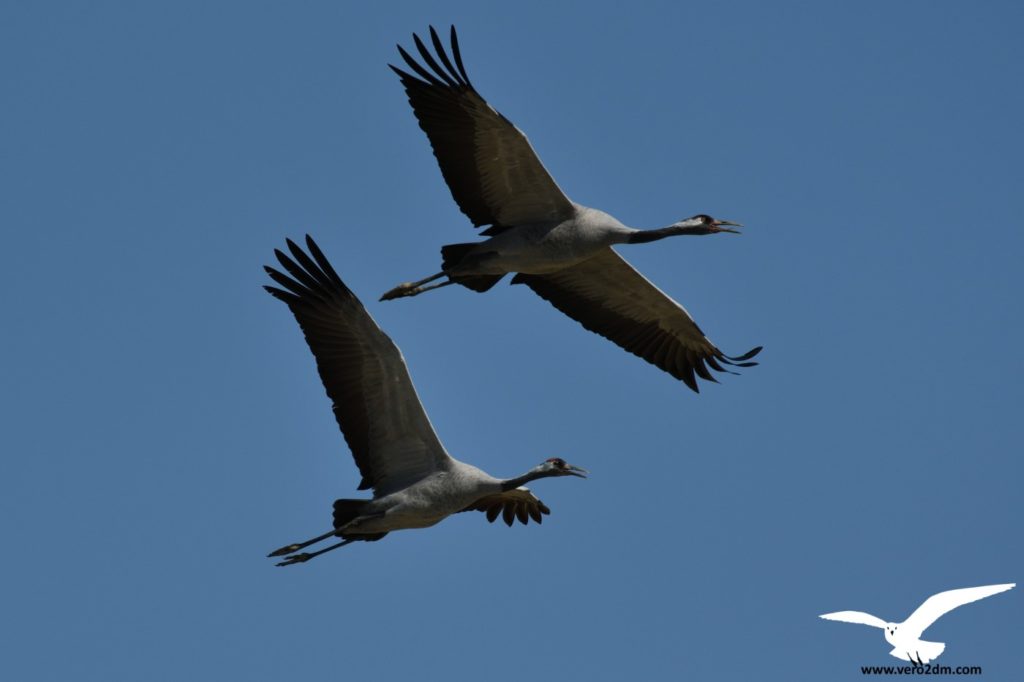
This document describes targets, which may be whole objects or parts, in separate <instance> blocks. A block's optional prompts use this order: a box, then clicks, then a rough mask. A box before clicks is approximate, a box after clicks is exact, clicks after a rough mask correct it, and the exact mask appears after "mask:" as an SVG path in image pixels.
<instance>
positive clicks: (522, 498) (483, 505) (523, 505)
mask: <svg viewBox="0 0 1024 682" xmlns="http://www.w3.org/2000/svg"><path fill="white" fill-rule="evenodd" d="M459 511H482V512H485V513H486V514H487V520H488V521H490V522H491V523H494V519H496V518H498V514H501V518H502V519H504V520H505V524H506V525H508V526H511V525H512V524H513V523H515V520H516V519H519V522H520V523H522V524H523V525H527V524H528V523H529V522H530V519H533V520H534V521H536V522H537V523H541V522H542V521H543V519H544V517H543V516H542V515H543V514H550V513H551V510H550V509H548V507H547V505H546V504H544V503H543V502H541V501H540V500H539V499H537V497H536V496H534V494H533V493H531V492H530V489H529V488H516V489H515V490H506V491H505V492H503V493H494V494H493V495H487V496H486V497H481V498H480V499H479V500H477V501H476V502H474V503H473V504H471V505H469V506H468V507H466V508H465V509H461V510H459Z"/></svg>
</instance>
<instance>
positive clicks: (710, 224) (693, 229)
mask: <svg viewBox="0 0 1024 682" xmlns="http://www.w3.org/2000/svg"><path fill="white" fill-rule="evenodd" d="M677 225H680V226H685V227H687V228H688V229H687V232H688V233H689V234H715V233H716V232H732V233H733V234H739V230H730V229H729V228H728V227H724V226H725V225H732V226H733V227H743V226H742V225H740V224H739V223H734V222H732V221H730V220H719V219H718V218H712V217H711V216H709V215H707V214H705V213H698V214H697V215H695V216H693V217H692V218H687V219H686V220H683V221H682V222H679V223H677Z"/></svg>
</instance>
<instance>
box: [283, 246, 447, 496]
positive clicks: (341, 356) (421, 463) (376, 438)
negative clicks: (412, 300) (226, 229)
mask: <svg viewBox="0 0 1024 682" xmlns="http://www.w3.org/2000/svg"><path fill="white" fill-rule="evenodd" d="M306 247H307V248H308V250H309V253H310V254H311V255H312V258H311V257H310V256H309V255H306V253H304V252H303V251H302V249H301V248H299V246H298V245H296V244H295V243H294V242H292V241H291V240H290V239H289V240H288V249H289V251H290V252H291V257H289V256H287V255H285V254H284V253H282V252H281V251H279V250H275V251H274V252H275V253H276V254H277V259H278V261H280V263H281V265H282V267H284V269H285V270H286V271H287V272H288V275H290V277H289V276H288V275H285V274H283V273H281V272H279V271H277V270H275V269H274V268H271V267H266V268H265V269H266V271H267V274H269V275H270V277H271V278H272V279H273V280H274V281H275V282H276V283H277V284H279V285H280V286H281V287H283V288H281V289H279V288H277V287H271V286H267V287H264V288H265V289H266V290H267V291H268V292H270V294H271V295H273V296H274V297H275V298H278V299H280V300H282V301H284V302H285V303H286V304H288V307H289V308H290V309H291V311H292V314H294V315H295V319H296V320H297V321H298V323H299V326H300V327H301V328H302V332H303V334H304V335H305V337H306V342H307V343H308V344H309V348H310V350H311V351H313V356H314V357H315V358H316V366H317V370H318V371H319V373H320V379H321V381H322V382H323V385H324V388H325V389H326V391H327V395H328V397H330V399H331V401H332V402H333V409H334V416H335V418H336V419H337V421H338V426H339V427H340V428H341V431H342V433H343V434H344V436H345V441H346V442H347V443H348V446H349V448H350V449H351V450H352V456H353V457H354V458H355V461H356V465H357V466H358V467H359V471H360V473H362V475H363V480H362V482H361V483H360V485H359V489H360V490H365V489H366V488H370V487H372V488H373V489H374V490H375V492H376V494H377V495H378V496H381V495H386V494H388V493H389V492H393V491H395V490H401V489H402V488H404V487H406V486H408V485H410V484H412V483H414V482H416V481H418V480H420V479H421V478H423V477H425V476H427V475H428V474H431V473H433V472H435V471H439V470H447V469H448V468H449V467H450V465H451V462H452V460H451V458H450V457H449V456H448V453H447V452H445V449H444V446H443V445H441V442H440V441H439V440H438V438H437V434H436V433H434V428H433V427H432V426H431V424H430V419H429V418H428V417H427V413H426V412H425V411H424V409H423V405H422V404H421V403H420V400H419V397H418V396H417V395H416V389H415V388H414V387H413V385H412V380H411V379H410V378H409V372H408V369H407V368H406V366H405V360H404V359H403V358H402V354H401V352H400V351H399V350H398V347H397V346H395V344H394V342H392V341H391V339H390V338H389V337H388V336H387V334H385V333H384V332H383V331H381V329H380V327H378V326H377V323H376V322H374V321H373V318H372V317H370V314H369V313H367V312H366V309H365V308H364V307H363V305H362V303H360V302H359V299H358V298H356V297H355V295H354V294H353V293H352V292H351V291H350V290H349V288H348V287H346V286H345V284H344V282H342V281H341V278H339V277H338V275H337V273H335V271H334V268H332V267H331V264H330V262H328V260H327V258H326V257H325V256H324V255H323V253H322V252H321V251H320V248H319V247H318V246H317V245H316V243H315V242H314V241H313V239H312V238H311V237H308V236H307V237H306Z"/></svg>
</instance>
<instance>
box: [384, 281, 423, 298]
mask: <svg viewBox="0 0 1024 682" xmlns="http://www.w3.org/2000/svg"><path fill="white" fill-rule="evenodd" d="M415 288H416V282H402V283H401V284H399V285H398V286H397V287H395V288H394V289H391V290H390V291H388V292H385V294H384V295H383V296H381V297H380V300H382V301H390V300H391V299H393V298H402V297H403V296H410V295H411V294H412V292H413V290H414V289H415Z"/></svg>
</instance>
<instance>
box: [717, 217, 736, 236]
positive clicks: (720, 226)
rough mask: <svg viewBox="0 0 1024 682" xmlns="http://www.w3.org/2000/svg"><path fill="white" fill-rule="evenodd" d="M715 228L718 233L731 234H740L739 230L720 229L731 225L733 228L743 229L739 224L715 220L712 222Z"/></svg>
mask: <svg viewBox="0 0 1024 682" xmlns="http://www.w3.org/2000/svg"><path fill="white" fill-rule="evenodd" d="M714 225H715V227H716V228H717V229H718V231H719V232H732V233H733V234H742V233H741V232H740V231H739V230H730V229H729V228H728V227H722V226H723V225H732V226H733V227H743V225H742V224H741V223H734V222H732V221H731V220H716V221H715V222H714Z"/></svg>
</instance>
